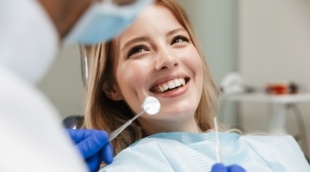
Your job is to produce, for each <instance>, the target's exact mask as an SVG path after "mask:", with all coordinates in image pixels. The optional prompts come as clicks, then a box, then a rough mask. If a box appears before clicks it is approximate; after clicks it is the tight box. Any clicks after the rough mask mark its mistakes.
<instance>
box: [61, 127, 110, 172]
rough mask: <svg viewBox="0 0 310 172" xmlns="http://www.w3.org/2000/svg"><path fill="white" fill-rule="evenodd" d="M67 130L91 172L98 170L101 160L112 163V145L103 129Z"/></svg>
mask: <svg viewBox="0 0 310 172" xmlns="http://www.w3.org/2000/svg"><path fill="white" fill-rule="evenodd" d="M67 132H68V133H69V135H70V137H71V140H72V141H73V142H74V144H75V145H76V147H77V149H78V150H79V152H80V153H81V155H82V156H83V158H84V160H85V162H86V163H87V166H88V168H89V170H90V171H91V172H95V171H98V170H99V167H100V163H101V162H102V161H104V162H105V163H106V164H110V163H112V161H113V157H114V155H113V147H112V144H111V143H110V142H109V136H108V134H107V133H106V132H105V131H102V130H89V129H82V130H74V129H67Z"/></svg>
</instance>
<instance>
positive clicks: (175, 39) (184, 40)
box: [171, 35, 189, 45]
mask: <svg viewBox="0 0 310 172" xmlns="http://www.w3.org/2000/svg"><path fill="white" fill-rule="evenodd" d="M180 39H182V41H181V42H177V40H180ZM182 42H189V39H188V38H187V37H185V36H181V35H178V36H176V37H174V38H173V39H172V42H171V45H172V44H176V43H182Z"/></svg>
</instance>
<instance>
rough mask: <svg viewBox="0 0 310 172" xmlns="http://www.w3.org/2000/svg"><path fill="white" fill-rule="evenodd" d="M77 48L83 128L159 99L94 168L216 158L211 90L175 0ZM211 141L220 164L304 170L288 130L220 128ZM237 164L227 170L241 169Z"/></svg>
mask: <svg viewBox="0 0 310 172" xmlns="http://www.w3.org/2000/svg"><path fill="white" fill-rule="evenodd" d="M84 48H85V49H86V52H87V55H88V56H89V59H90V66H89V67H90V71H89V78H88V83H87V92H88V97H87V109H86V116H85V124H84V125H85V127H86V128H92V129H98V130H106V131H107V132H108V133H111V131H114V130H115V129H116V128H118V127H119V126H121V125H122V124H124V123H126V122H127V121H128V120H130V119H132V118H133V117H134V116H135V114H138V113H139V112H140V111H141V110H142V107H141V103H142V102H143V100H144V99H145V98H146V97H148V96H153V97H155V98H156V99H158V100H159V101H160V104H161V108H160V111H159V113H158V114H157V115H154V116H149V115H144V116H143V115H142V116H141V117H139V118H138V119H137V121H135V122H133V123H132V125H130V126H129V127H128V128H127V129H126V130H125V131H124V132H123V133H121V134H120V135H119V136H118V137H116V138H115V139H114V140H113V142H112V143H113V146H114V151H115V153H116V154H117V156H116V157H115V159H114V162H113V163H112V164H111V165H108V166H106V167H105V168H104V169H102V171H211V168H212V166H213V165H214V163H216V162H217V161H216V156H215V154H216V150H215V145H216V141H217V140H216V137H215V133H214V132H212V130H213V129H214V124H213V117H214V116H215V114H216V112H217V98H218V93H219V91H218V88H217V86H216V84H215V83H214V81H213V78H212V76H211V74H210V72H209V69H208V67H207V64H206V62H205V58H204V56H203V54H202V51H201V50H200V48H199V44H198V41H197V39H196V38H195V35H194V33H193V29H192V26H191V24H190V21H189V19H188V17H187V15H186V13H185V11H184V10H183V8H182V7H181V6H180V5H179V4H178V2H177V1H176V0H157V1H155V3H154V4H153V5H151V6H149V7H147V8H146V9H144V10H143V11H142V13H140V15H139V16H138V17H137V19H136V21H135V22H134V23H133V24H132V25H131V26H130V27H128V28H127V29H126V30H125V31H124V32H123V33H122V34H121V35H119V36H118V37H117V38H115V39H113V40H112V41H110V42H107V43H105V44H99V45H96V46H92V47H84ZM219 141H220V143H221V145H222V150H225V151H224V152H223V151H222V153H223V154H222V155H225V156H224V157H223V158H222V159H223V161H224V163H225V164H227V165H232V164H238V165H241V166H243V167H244V168H246V169H247V170H248V171H292V170H293V171H296V169H297V171H303V170H305V169H306V170H310V168H309V166H307V165H306V163H305V162H306V161H305V159H304V157H303V156H302V153H301V151H300V149H299V148H298V145H297V144H296V142H294V140H293V139H292V138H291V137H287V136H286V137H278V138H274V137H267V136H241V135H239V134H236V133H231V132H224V133H220V139H219ZM266 142H269V143H266ZM253 149H254V150H253ZM257 151H258V152H257ZM270 152H272V154H270ZM283 152H285V153H283ZM275 154H277V155H279V156H278V157H279V158H275V157H274V156H273V155H275ZM288 157H290V159H294V160H296V161H294V162H293V161H288ZM271 159H272V161H269V160H271ZM266 162H268V164H267V165H266ZM213 167H214V166H213ZM234 167H236V166H234ZM237 167H238V168H230V167H228V168H227V171H230V172H243V171H244V170H243V169H242V168H241V167H240V166H237ZM128 169H130V170H128ZM233 169H234V170H233ZM236 169H238V170H236ZM215 171H216V170H212V172H215Z"/></svg>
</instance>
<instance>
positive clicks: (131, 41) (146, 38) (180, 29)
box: [121, 28, 186, 51]
mask: <svg viewBox="0 0 310 172" xmlns="http://www.w3.org/2000/svg"><path fill="white" fill-rule="evenodd" d="M179 31H186V30H185V29H184V28H176V29H173V30H171V31H169V32H168V33H167V34H166V37H169V36H171V35H173V34H175V33H177V32H179ZM148 40H149V38H148V37H147V36H141V37H137V38H133V39H131V40H129V41H128V42H126V43H125V45H124V46H123V47H122V48H121V51H123V50H124V49H125V48H126V47H127V46H129V45H130V44H133V43H135V42H142V41H148Z"/></svg>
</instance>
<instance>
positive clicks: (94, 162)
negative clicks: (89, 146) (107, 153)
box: [86, 154, 101, 172]
mask: <svg viewBox="0 0 310 172" xmlns="http://www.w3.org/2000/svg"><path fill="white" fill-rule="evenodd" d="M86 163H87V166H88V169H89V171H91V172H97V171H98V170H99V168H100V163H101V160H100V157H99V154H97V155H95V156H92V157H90V158H88V159H87V160H86Z"/></svg>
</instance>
